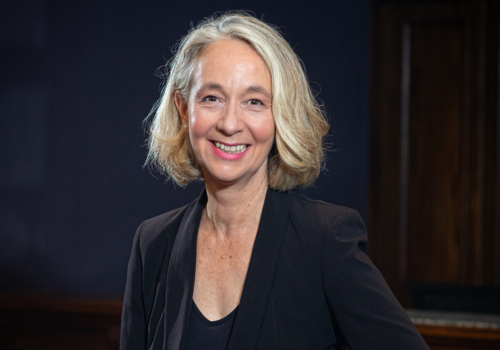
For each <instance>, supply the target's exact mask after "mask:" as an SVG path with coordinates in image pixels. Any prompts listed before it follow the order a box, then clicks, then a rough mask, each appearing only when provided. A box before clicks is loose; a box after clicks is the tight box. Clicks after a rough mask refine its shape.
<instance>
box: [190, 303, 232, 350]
mask: <svg viewBox="0 0 500 350" xmlns="http://www.w3.org/2000/svg"><path fill="white" fill-rule="evenodd" d="M237 309H238V307H236V308H235V309H234V310H233V311H232V312H231V313H230V314H229V315H227V316H226V317H224V318H221V319H220V320H217V321H210V320H208V319H207V318H206V317H205V315H203V314H202V313H201V311H200V309H198V306H196V304H195V302H194V301H193V303H192V304H191V315H190V317H189V326H188V330H187V336H186V347H185V348H184V349H185V350H223V349H225V348H226V344H227V340H228V339H229V333H230V332H231V327H232V325H233V319H234V314H235V313H236V310H237Z"/></svg>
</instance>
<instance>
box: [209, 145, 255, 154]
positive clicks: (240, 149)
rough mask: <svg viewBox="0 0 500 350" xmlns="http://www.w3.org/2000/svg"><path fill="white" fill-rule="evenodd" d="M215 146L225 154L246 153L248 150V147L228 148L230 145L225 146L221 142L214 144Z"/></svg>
mask: <svg viewBox="0 0 500 350" xmlns="http://www.w3.org/2000/svg"><path fill="white" fill-rule="evenodd" d="M214 145H215V147H217V148H218V149H221V150H223V151H224V152H226V153H229V154H235V153H242V152H245V151H246V149H247V146H246V145H237V146H228V145H224V144H222V143H220V142H214Z"/></svg>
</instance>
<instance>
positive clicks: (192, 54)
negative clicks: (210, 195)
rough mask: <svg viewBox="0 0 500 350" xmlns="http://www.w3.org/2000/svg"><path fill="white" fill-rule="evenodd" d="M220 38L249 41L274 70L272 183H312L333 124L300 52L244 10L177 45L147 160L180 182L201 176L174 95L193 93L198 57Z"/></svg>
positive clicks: (285, 186) (212, 20)
mask: <svg viewBox="0 0 500 350" xmlns="http://www.w3.org/2000/svg"><path fill="white" fill-rule="evenodd" d="M219 40H243V41H245V42H246V43H248V44H249V45H251V46H252V47H253V49H254V50H255V51H256V52H257V53H258V54H259V55H260V56H261V57H262V59H263V60H264V62H265V63H266V65H267V67H268V68H269V71H270V72H271V78H272V95H273V102H272V111H273V115H274V121H275V124H276V140H275V145H274V146H273V148H272V150H271V152H270V154H269V159H268V163H269V164H268V175H269V176H268V178H269V186H270V187H271V188H273V189H276V190H280V191H287V190H290V189H292V188H294V187H297V186H307V185H310V184H312V183H313V182H314V180H315V179H316V178H317V177H318V175H319V172H320V171H321V169H322V167H323V161H324V152H325V148H324V145H323V138H324V136H325V135H326V134H327V132H328V128H329V126H328V123H327V121H326V119H325V112H324V110H323V108H322V106H321V105H320V104H319V103H318V101H317V100H316V98H315V96H314V95H313V93H312V91H311V88H310V87H309V84H308V81H307V77H306V74H305V73H304V69H303V67H302V65H301V61H300V59H299V57H298V56H297V55H296V54H295V53H294V52H293V50H292V48H291V47H290V45H289V44H288V43H287V42H286V40H285V39H284V38H283V37H282V35H281V34H280V33H279V31H278V30H277V29H276V28H274V27H272V26H271V25H268V24H266V23H264V22H262V21H260V20H258V19H257V18H255V17H253V16H251V15H249V14H247V13H245V12H226V13H224V14H221V15H214V16H212V17H209V18H206V19H205V20H203V21H202V22H200V23H199V24H198V26H197V27H195V28H192V29H191V30H190V31H189V33H188V34H187V35H186V36H185V37H184V38H182V40H181V41H180V43H179V45H178V48H177V50H174V57H173V58H172V59H171V60H170V61H169V62H168V63H167V65H166V70H165V76H166V78H167V80H166V85H165V87H164V89H163V91H162V96H161V98H160V100H159V101H158V102H157V104H156V105H155V107H154V108H153V111H152V112H151V114H150V116H153V115H154V116H153V118H152V120H151V121H150V123H149V126H148V128H149V139H148V146H149V153H148V157H147V159H146V164H149V165H152V166H154V167H155V168H156V169H157V170H158V171H159V172H160V173H162V174H165V175H166V176H167V177H168V178H169V179H172V180H173V181H175V182H176V183H177V184H178V185H180V186H185V185H187V184H188V183H189V182H191V181H193V180H197V179H202V178H203V174H202V171H201V167H200V165H199V163H198V161H197V160H196V158H195V155H194V152H193V149H192V146H191V143H190V141H189V136H188V133H187V132H186V131H185V130H184V128H183V127H182V121H181V117H180V115H179V111H178V110H177V107H176V105H175V100H174V99H175V97H174V96H175V92H176V91H179V92H180V93H181V95H182V96H183V98H184V99H186V100H187V99H188V98H189V91H190V87H191V75H192V73H193V70H194V67H195V65H196V63H197V61H198V59H199V57H200V56H201V54H202V53H203V51H204V50H205V49H206V48H207V47H208V46H209V45H211V44H213V43H214V42H216V41H219ZM155 111H156V112H155ZM147 120H149V118H148V119H147Z"/></svg>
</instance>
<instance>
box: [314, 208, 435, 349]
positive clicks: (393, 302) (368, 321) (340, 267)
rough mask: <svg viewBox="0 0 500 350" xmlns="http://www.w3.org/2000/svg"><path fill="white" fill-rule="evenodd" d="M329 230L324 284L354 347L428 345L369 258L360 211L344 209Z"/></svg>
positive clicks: (395, 347) (324, 251)
mask: <svg viewBox="0 0 500 350" xmlns="http://www.w3.org/2000/svg"><path fill="white" fill-rule="evenodd" d="M330 226H331V227H330V229H329V232H327V233H326V234H325V237H324V240H325V242H324V245H323V256H322V269H323V283H324V288H325V294H326V297H327V302H328V305H329V308H330V311H331V313H332V318H333V319H334V322H336V323H337V325H338V326H339V328H340V330H341V331H342V334H343V335H344V337H345V339H346V341H347V344H348V345H349V347H350V349H351V350H364V349H370V350H373V349H387V350H389V349H395V350H396V349H398V350H400V349H405V350H421V349H427V350H428V349H429V347H428V346H427V344H426V343H425V341H424V340H423V339H422V337H421V336H420V334H419V333H418V331H417V329H416V328H415V326H414V325H413V323H412V322H411V320H410V319H409V317H408V315H407V314H406V312H405V311H404V309H403V308H402V307H401V305H400V304H399V302H398V301H397V299H396V298H395V296H394V295H393V294H392V292H391V290H390V289H389V286H388V285H387V283H386V282H385V280H384V278H383V277H382V274H381V273H380V271H379V270H378V269H377V268H376V267H375V265H373V263H372V261H371V260H370V258H369V257H368V255H367V253H366V250H367V234H366V228H365V225H364V224H363V221H362V219H361V217H360V216H359V214H358V213H357V212H356V211H354V210H351V209H347V208H343V209H342V211H341V213H340V214H339V215H337V217H336V218H335V219H334V220H333V221H332V223H331V225H330Z"/></svg>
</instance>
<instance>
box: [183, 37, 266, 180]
mask: <svg viewBox="0 0 500 350" xmlns="http://www.w3.org/2000/svg"><path fill="white" fill-rule="evenodd" d="M192 79H193V80H192V88H191V90H190V94H189V99H188V101H187V103H186V102H185V101H184V100H183V99H182V97H181V95H180V94H179V93H176V98H175V102H176V104H177V108H178V109H179V112H180V114H181V117H182V120H183V123H184V125H187V127H188V130H189V138H190V140H191V144H192V146H193V149H194V153H195V155H196V159H197V160H198V162H199V163H200V165H201V167H202V169H203V175H204V178H205V181H206V182H207V181H216V182H220V183H223V184H232V183H236V182H242V183H245V182H248V181H250V180H256V181H265V182H266V184H267V158H268V154H269V152H270V150H271V147H272V145H273V142H274V135H275V126H274V117H273V112H272V85H271V73H270V72H269V69H268V68H267V66H266V64H265V63H264V61H263V60H262V58H261V57H260V56H259V54H257V52H255V50H254V49H253V48H252V47H251V46H250V45H248V44H247V43H245V42H243V41H240V40H221V41H218V42H216V43H214V44H212V45H210V46H209V47H208V48H207V49H205V51H204V52H203V54H202V55H201V57H200V59H199V62H198V63H197V65H196V67H195V70H194V72H193V76H192Z"/></svg>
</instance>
